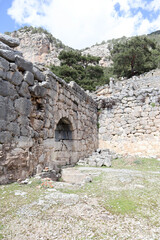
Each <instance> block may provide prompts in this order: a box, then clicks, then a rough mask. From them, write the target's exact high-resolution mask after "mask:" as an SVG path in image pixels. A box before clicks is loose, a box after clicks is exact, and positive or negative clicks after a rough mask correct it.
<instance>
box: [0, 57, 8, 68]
mask: <svg viewBox="0 0 160 240" xmlns="http://www.w3.org/2000/svg"><path fill="white" fill-rule="evenodd" d="M1 68H2V69H3V70H5V71H8V70H9V62H8V61H7V60H6V59H4V58H2V57H0V69H1Z"/></svg>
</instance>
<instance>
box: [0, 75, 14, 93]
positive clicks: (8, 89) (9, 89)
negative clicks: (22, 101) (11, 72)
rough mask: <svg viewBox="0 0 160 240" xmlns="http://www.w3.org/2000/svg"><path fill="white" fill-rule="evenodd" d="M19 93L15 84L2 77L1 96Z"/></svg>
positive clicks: (0, 82) (0, 83)
mask: <svg viewBox="0 0 160 240" xmlns="http://www.w3.org/2000/svg"><path fill="white" fill-rule="evenodd" d="M15 94H17V92H16V90H15V88H14V87H13V85H11V84H10V83H9V82H7V81H3V80H1V79H0V96H3V97H7V96H13V95H15Z"/></svg>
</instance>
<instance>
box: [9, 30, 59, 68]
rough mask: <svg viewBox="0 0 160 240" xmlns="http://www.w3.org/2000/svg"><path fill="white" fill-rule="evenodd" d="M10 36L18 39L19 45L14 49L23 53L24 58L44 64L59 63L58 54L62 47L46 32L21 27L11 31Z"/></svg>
mask: <svg viewBox="0 0 160 240" xmlns="http://www.w3.org/2000/svg"><path fill="white" fill-rule="evenodd" d="M11 36H12V37H16V38H18V39H19V41H20V45H19V46H18V47H17V48H16V49H17V50H18V51H20V52H22V53H23V56H24V58H25V59H26V60H28V61H31V62H32V63H41V64H44V65H46V66H47V65H48V66H49V65H50V64H53V65H56V66H58V65H60V61H59V59H58V55H59V53H60V52H61V51H62V50H63V47H58V46H57V45H58V44H57V43H56V41H55V42H54V41H52V40H51V39H50V38H49V37H48V35H47V34H45V33H32V30H30V31H26V29H21V30H19V31H16V32H13V33H11Z"/></svg>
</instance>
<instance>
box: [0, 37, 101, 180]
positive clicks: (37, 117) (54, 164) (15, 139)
mask: <svg viewBox="0 0 160 240" xmlns="http://www.w3.org/2000/svg"><path fill="white" fill-rule="evenodd" d="M5 38H6V41H5V42H6V43H7V41H11V38H10V40H8V37H6V36H5V35H3V39H5ZM1 39H2V37H1ZM13 41H14V40H12V42H13ZM4 44H5V43H4ZM1 45H3V44H0V46H1ZM3 46H4V45H3ZM7 46H8V45H6V44H5V47H6V48H7ZM8 47H9V46H8ZM8 51H9V52H8ZM97 143H98V141H97V104H96V103H95V102H94V101H93V99H92V98H91V97H90V96H88V95H87V94H86V93H85V92H84V90H83V89H81V88H80V87H79V86H78V85H77V84H76V83H75V82H71V83H70V84H67V83H66V82H65V81H64V80H62V79H60V78H58V77H57V76H55V75H54V74H53V73H52V72H50V71H49V70H48V69H47V68H45V67H44V66H40V65H33V63H31V62H29V61H27V60H25V59H24V58H23V57H22V56H21V54H17V50H16V51H15V50H14V49H12V48H10V50H4V49H0V183H7V182H13V181H15V180H17V179H25V178H26V177H28V176H31V175H33V174H34V173H41V172H42V171H43V169H45V168H47V169H48V171H49V172H50V173H52V175H53V173H54V172H55V174H57V173H58V172H59V169H60V168H61V167H62V166H67V165H68V166H71V165H74V164H75V163H76V162H77V161H78V159H80V158H83V157H86V156H88V155H89V154H91V153H92V152H93V151H95V150H96V148H97ZM53 170H55V171H53ZM54 177H55V176H53V178H54Z"/></svg>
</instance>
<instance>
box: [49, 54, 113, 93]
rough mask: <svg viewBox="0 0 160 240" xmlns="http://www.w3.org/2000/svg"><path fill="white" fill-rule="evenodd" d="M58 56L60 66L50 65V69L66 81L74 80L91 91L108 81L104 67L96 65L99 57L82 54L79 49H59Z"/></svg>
mask: <svg viewBox="0 0 160 240" xmlns="http://www.w3.org/2000/svg"><path fill="white" fill-rule="evenodd" d="M58 58H59V60H60V61H61V66H53V65H52V66H50V69H51V70H52V71H53V72H54V73H55V74H56V75H57V76H59V77H61V78H63V79H64V80H65V81H66V82H70V81H75V82H76V83H78V84H79V85H80V86H81V87H82V88H84V89H85V90H90V91H93V90H95V89H96V86H101V85H104V84H105V83H107V82H108V81H109V79H108V78H107V77H106V75H105V72H104V68H102V67H100V66H99V65H98V63H99V60H100V58H99V57H94V56H91V55H87V56H83V55H82V54H81V53H80V52H79V51H68V52H66V51H61V53H60V54H59V57H58Z"/></svg>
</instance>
